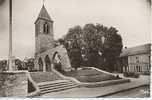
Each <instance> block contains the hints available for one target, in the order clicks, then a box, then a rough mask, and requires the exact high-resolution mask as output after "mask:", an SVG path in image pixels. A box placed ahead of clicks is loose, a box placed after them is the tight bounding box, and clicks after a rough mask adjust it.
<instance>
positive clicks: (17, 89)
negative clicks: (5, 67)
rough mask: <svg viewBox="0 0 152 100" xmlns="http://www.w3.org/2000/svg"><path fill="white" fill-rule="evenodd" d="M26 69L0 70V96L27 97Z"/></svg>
mask: <svg viewBox="0 0 152 100" xmlns="http://www.w3.org/2000/svg"><path fill="white" fill-rule="evenodd" d="M27 73H28V72H26V71H15V72H0V97H26V95H27V85H28V82H27Z"/></svg>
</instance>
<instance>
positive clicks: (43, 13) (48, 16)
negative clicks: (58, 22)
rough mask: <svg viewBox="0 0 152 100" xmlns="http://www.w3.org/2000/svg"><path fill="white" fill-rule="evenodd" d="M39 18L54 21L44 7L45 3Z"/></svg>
mask: <svg viewBox="0 0 152 100" xmlns="http://www.w3.org/2000/svg"><path fill="white" fill-rule="evenodd" d="M38 18H43V19H46V20H50V21H52V19H51V17H50V15H49V14H48V12H47V10H46V8H45V7H44V5H43V6H42V8H41V11H40V13H39V16H38Z"/></svg>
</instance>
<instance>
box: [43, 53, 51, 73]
mask: <svg viewBox="0 0 152 100" xmlns="http://www.w3.org/2000/svg"><path fill="white" fill-rule="evenodd" d="M44 61H45V66H46V71H51V60H50V58H49V56H48V55H46V56H45V58H44Z"/></svg>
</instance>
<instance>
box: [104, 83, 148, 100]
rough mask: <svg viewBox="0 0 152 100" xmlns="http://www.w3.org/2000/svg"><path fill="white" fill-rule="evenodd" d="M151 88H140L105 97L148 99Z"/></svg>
mask: <svg viewBox="0 0 152 100" xmlns="http://www.w3.org/2000/svg"><path fill="white" fill-rule="evenodd" d="M149 89H150V88H149V86H143V87H138V88H135V89H131V90H128V91H124V92H119V93H115V94H111V95H108V96H105V97H107V98H120V97H121V98H130V97H131V98H146V97H150V92H149Z"/></svg>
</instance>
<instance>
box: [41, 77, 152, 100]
mask: <svg viewBox="0 0 152 100" xmlns="http://www.w3.org/2000/svg"><path fill="white" fill-rule="evenodd" d="M130 79H131V82H129V83H123V84H117V85H111V86H105V87H96V88H86V87H81V88H73V89H69V90H65V91H59V92H53V93H48V94H44V95H42V97H53V98H56V97H57V98H58V97H59V98H60V97H65V98H68V97H75V98H85V97H88V98H89V97H99V96H100V97H102V96H106V95H108V94H112V93H116V92H120V91H124V90H128V89H131V88H135V87H139V86H143V85H146V84H150V77H149V76H140V78H130Z"/></svg>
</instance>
